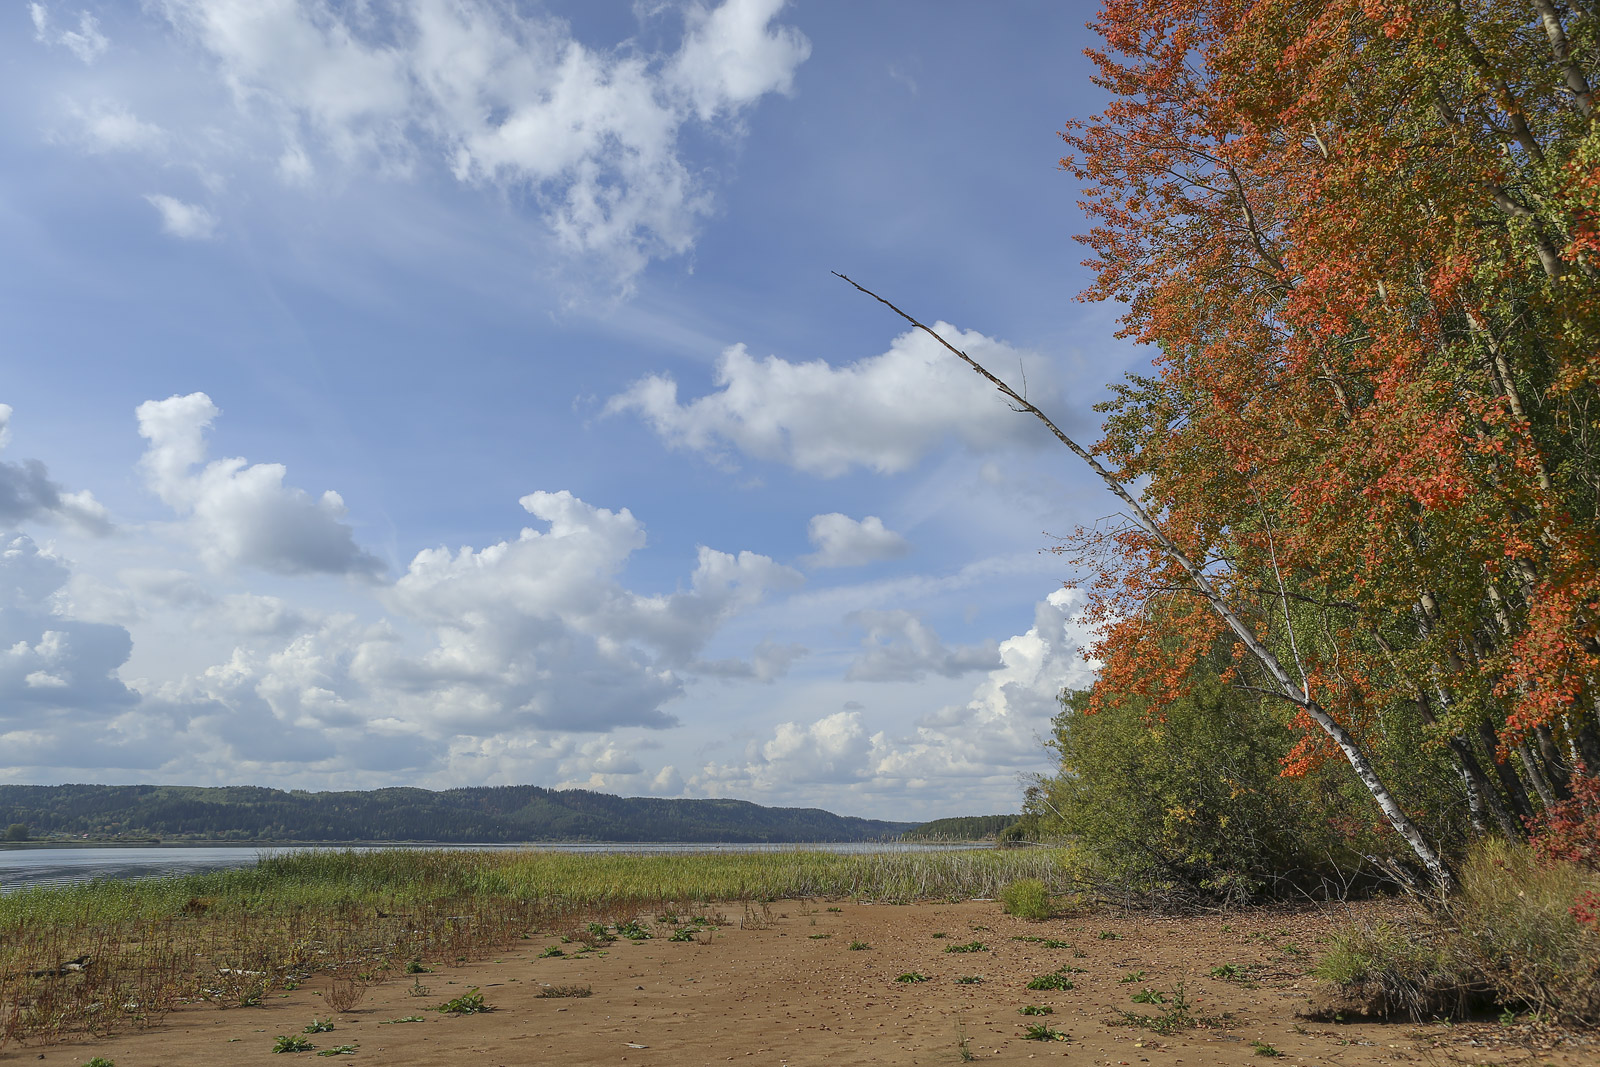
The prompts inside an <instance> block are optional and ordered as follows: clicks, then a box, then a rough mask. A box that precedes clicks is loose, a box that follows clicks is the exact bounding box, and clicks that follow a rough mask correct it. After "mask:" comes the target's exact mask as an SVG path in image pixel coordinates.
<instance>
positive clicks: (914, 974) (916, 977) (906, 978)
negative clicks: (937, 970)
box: [895, 971, 930, 982]
mask: <svg viewBox="0 0 1600 1067" xmlns="http://www.w3.org/2000/svg"><path fill="white" fill-rule="evenodd" d="M929 980H930V979H929V978H928V976H927V975H925V974H923V973H922V972H921V971H907V972H906V973H905V974H902V975H901V976H900V977H899V978H896V979H895V981H896V982H926V981H929Z"/></svg>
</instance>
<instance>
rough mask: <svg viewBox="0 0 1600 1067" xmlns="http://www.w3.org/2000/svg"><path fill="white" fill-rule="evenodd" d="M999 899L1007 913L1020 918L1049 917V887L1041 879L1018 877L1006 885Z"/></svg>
mask: <svg viewBox="0 0 1600 1067" xmlns="http://www.w3.org/2000/svg"><path fill="white" fill-rule="evenodd" d="M1000 899H1001V901H1002V903H1003V905H1004V907H1005V913H1006V914H1007V915H1015V916H1017V917H1018V918H1020V919H1048V918H1050V889H1049V887H1048V886H1046V885H1045V883H1044V881H1043V879H1039V878H1018V879H1017V880H1016V881H1014V882H1011V883H1009V884H1007V885H1006V887H1005V890H1004V892H1003V893H1002V894H1001V896H1000Z"/></svg>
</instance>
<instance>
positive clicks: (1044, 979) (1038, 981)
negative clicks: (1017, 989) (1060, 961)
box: [1028, 971, 1072, 989]
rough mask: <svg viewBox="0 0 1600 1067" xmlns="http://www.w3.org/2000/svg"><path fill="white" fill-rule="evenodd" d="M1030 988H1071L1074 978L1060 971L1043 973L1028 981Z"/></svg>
mask: <svg viewBox="0 0 1600 1067" xmlns="http://www.w3.org/2000/svg"><path fill="white" fill-rule="evenodd" d="M1028 988H1029V989H1071V988H1072V979H1070V978H1068V977H1067V976H1066V975H1064V974H1062V973H1061V972H1060V971H1051V972H1050V973H1049V974H1041V975H1039V976H1037V977H1036V978H1034V979H1033V980H1032V981H1030V982H1029V983H1028Z"/></svg>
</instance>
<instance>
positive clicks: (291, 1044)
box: [272, 1034, 317, 1052]
mask: <svg viewBox="0 0 1600 1067" xmlns="http://www.w3.org/2000/svg"><path fill="white" fill-rule="evenodd" d="M316 1047H317V1046H315V1045H313V1044H312V1043H311V1042H309V1041H307V1040H306V1039H305V1038H303V1037H301V1036H300V1035H299V1034H279V1035H278V1040H276V1041H274V1042H273V1043H272V1051H274V1052H310V1051H311V1050H312V1049H314V1048H316Z"/></svg>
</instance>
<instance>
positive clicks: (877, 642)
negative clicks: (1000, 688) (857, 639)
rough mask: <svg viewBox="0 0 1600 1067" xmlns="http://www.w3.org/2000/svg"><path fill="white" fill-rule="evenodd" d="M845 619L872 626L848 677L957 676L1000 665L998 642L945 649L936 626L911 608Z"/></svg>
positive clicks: (873, 679)
mask: <svg viewBox="0 0 1600 1067" xmlns="http://www.w3.org/2000/svg"><path fill="white" fill-rule="evenodd" d="M845 621H846V622H849V623H852V624H854V625H856V626H860V627H862V628H864V629H865V630H866V631H867V636H866V637H864V638H862V640H861V652H860V653H859V654H858V655H857V656H856V658H855V660H854V661H853V662H852V663H851V664H850V669H849V671H847V672H846V674H845V677H846V678H847V679H849V680H850V681H856V682H915V681H920V680H921V679H922V678H923V677H925V676H926V675H928V674H938V675H943V676H944V677H946V678H958V677H960V676H961V675H963V674H967V673H969V672H971V671H981V670H993V669H995V668H997V667H998V666H1000V653H999V646H997V645H996V644H995V642H993V641H987V642H984V643H982V644H977V645H959V646H957V647H955V648H946V647H945V645H944V643H943V642H942V641H940V640H939V635H938V634H937V633H935V632H934V630H933V627H931V626H929V625H928V624H926V623H924V622H923V621H922V620H921V619H920V618H918V617H917V616H916V614H914V613H913V612H909V611H898V610H897V611H857V612H853V613H852V614H851V615H850V616H849V618H847V619H846V620H845Z"/></svg>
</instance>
